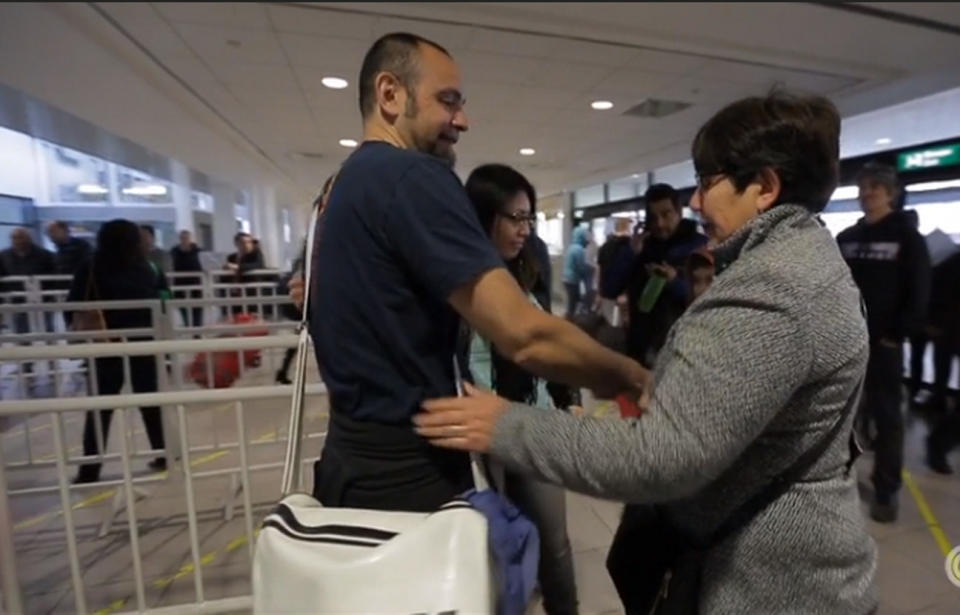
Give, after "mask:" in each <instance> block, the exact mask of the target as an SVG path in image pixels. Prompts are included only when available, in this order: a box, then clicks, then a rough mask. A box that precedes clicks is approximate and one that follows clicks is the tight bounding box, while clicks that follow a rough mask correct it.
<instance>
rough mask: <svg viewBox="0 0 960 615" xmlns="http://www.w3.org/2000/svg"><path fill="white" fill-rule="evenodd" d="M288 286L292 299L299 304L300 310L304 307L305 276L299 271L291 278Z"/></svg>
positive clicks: (295, 303)
mask: <svg viewBox="0 0 960 615" xmlns="http://www.w3.org/2000/svg"><path fill="white" fill-rule="evenodd" d="M287 288H288V289H289V290H290V301H291V302H292V303H293V304H294V305H295V306H297V309H298V310H302V309H303V276H301V275H300V274H299V273H298V274H296V275H295V276H293V277H292V278H290V281H289V282H288V283H287Z"/></svg>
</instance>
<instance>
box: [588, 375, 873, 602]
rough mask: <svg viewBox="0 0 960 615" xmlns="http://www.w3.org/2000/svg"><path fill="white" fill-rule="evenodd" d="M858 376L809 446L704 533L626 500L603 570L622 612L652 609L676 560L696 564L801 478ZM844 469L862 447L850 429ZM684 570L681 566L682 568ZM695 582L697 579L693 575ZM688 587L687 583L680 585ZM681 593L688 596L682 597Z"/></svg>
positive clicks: (829, 436) (854, 401)
mask: <svg viewBox="0 0 960 615" xmlns="http://www.w3.org/2000/svg"><path fill="white" fill-rule="evenodd" d="M862 389H863V380H861V381H860V383H859V384H858V385H857V388H856V392H855V393H854V395H853V396H851V397H850V399H849V400H848V401H847V405H846V406H845V407H844V409H843V410H842V411H841V413H840V416H839V417H837V419H836V421H835V422H834V424H833V426H831V428H830V431H828V432H827V433H826V435H824V436H823V437H822V438H821V439H820V440H819V441H818V442H817V443H816V444H815V445H814V446H813V447H811V448H809V449H807V450H806V451H804V452H803V454H802V455H800V457H799V458H798V459H797V460H796V461H795V462H794V463H793V464H791V465H790V467H788V468H787V469H786V470H784V471H783V472H781V473H780V474H779V475H778V476H777V477H776V478H774V479H773V480H772V481H771V482H770V483H768V484H767V485H765V486H764V487H763V488H762V489H760V491H758V492H757V493H756V494H754V495H753V496H752V497H751V498H749V499H748V500H747V501H746V502H745V503H744V504H743V505H742V506H740V507H739V508H737V509H736V510H735V511H734V512H733V513H732V514H731V515H730V516H729V517H727V518H726V519H725V520H724V521H723V522H722V523H721V524H720V525H719V527H717V528H716V529H715V530H714V531H713V532H712V533H711V534H710V535H709V537H707V538H706V539H700V540H694V539H693V538H691V537H689V536H684V535H683V534H682V533H681V532H680V531H678V530H677V529H676V528H675V527H674V526H673V525H672V524H671V523H670V520H669V519H668V518H667V517H666V515H665V513H664V509H663V508H662V507H660V506H658V505H655V504H628V505H627V506H626V507H625V508H624V512H623V517H622V518H621V520H620V526H619V527H618V528H617V533H616V535H615V536H614V538H613V543H612V544H611V546H610V552H609V554H608V555H607V571H608V572H609V573H610V578H611V579H612V580H613V584H614V587H615V588H616V590H617V595H618V596H619V597H620V601H621V602H622V603H623V606H624V610H625V612H626V614H627V615H654V614H656V613H657V612H658V610H659V608H660V606H661V605H662V604H663V602H664V601H665V600H666V599H667V597H668V596H669V590H670V581H671V578H672V577H673V573H674V571H675V570H676V568H677V566H678V564H679V563H680V562H681V560H683V561H685V562H687V561H689V560H691V559H692V560H694V562H696V563H697V565H698V569H699V563H700V561H702V557H703V556H704V555H705V554H706V553H707V551H709V550H710V548H711V547H713V546H715V545H718V544H720V543H721V542H723V541H724V540H725V539H727V538H729V537H730V536H732V535H733V534H734V533H736V532H737V531H739V530H741V529H742V528H744V527H745V526H746V525H747V524H748V523H749V522H750V521H751V520H752V519H753V518H754V517H756V516H757V515H758V514H760V513H761V512H763V510H764V509H765V508H766V507H767V506H769V505H770V504H771V503H772V502H774V501H775V500H776V499H777V498H779V497H780V496H781V495H783V494H784V493H785V492H786V491H787V490H788V489H789V488H790V487H791V485H793V484H794V483H796V482H797V481H799V480H801V479H802V478H803V476H804V475H805V474H806V473H807V471H808V470H809V469H810V468H811V467H813V465H814V464H815V463H816V462H817V460H818V459H820V457H822V456H823V454H824V453H825V452H826V451H827V449H828V448H829V447H830V445H831V444H832V443H833V441H834V440H836V438H837V436H838V435H839V434H840V430H841V429H842V428H843V425H844V424H845V423H846V419H847V418H848V417H849V416H850V415H851V414H852V413H853V410H854V409H855V408H856V407H857V405H858V404H859V401H860V393H861V391H862ZM849 447H850V457H849V460H848V461H847V468H846V471H847V473H849V472H850V470H851V469H852V468H853V464H854V462H855V461H856V459H857V457H859V456H860V453H861V452H862V451H863V449H862V448H861V447H860V444H859V442H857V438H856V432H851V434H850V442H849ZM685 572H686V571H685ZM697 584H699V579H698V580H697ZM686 589H689V588H686ZM687 599H692V598H691V597H689V596H688V597H687Z"/></svg>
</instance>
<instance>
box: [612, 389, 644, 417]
mask: <svg viewBox="0 0 960 615" xmlns="http://www.w3.org/2000/svg"><path fill="white" fill-rule="evenodd" d="M617 405H618V406H620V418H623V419H629V418H637V417H639V416H640V415H641V414H643V410H642V409H641V408H640V407H639V406H638V405H637V404H635V403H634V402H632V401H630V399H629V398H628V397H627V396H626V395H622V394H621V395H617Z"/></svg>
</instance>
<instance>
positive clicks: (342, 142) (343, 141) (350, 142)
mask: <svg viewBox="0 0 960 615" xmlns="http://www.w3.org/2000/svg"><path fill="white" fill-rule="evenodd" d="M340 145H342V146H344V147H356V146H357V142H356V141H355V140H354V139H340Z"/></svg>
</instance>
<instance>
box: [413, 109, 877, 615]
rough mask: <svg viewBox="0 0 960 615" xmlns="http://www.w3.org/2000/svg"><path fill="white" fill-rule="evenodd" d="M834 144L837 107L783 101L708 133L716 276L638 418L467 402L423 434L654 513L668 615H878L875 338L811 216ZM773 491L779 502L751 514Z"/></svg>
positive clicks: (429, 420) (705, 214)
mask: <svg viewBox="0 0 960 615" xmlns="http://www.w3.org/2000/svg"><path fill="white" fill-rule="evenodd" d="M839 131H840V118H839V115H838V113H837V111H836V109H835V107H834V106H833V105H832V103H830V102H829V101H827V100H826V99H823V98H820V97H812V98H800V97H792V96H788V95H785V94H771V95H769V96H767V97H759V98H749V99H745V100H741V101H738V102H736V103H733V104H732V105H730V106H728V107H726V108H725V109H723V110H721V111H720V112H719V113H718V114H717V115H715V116H714V117H713V118H712V119H711V120H710V121H708V122H707V123H706V124H705V125H704V126H703V127H702V128H701V129H700V131H699V133H698V134H697V136H696V138H695V140H694V143H693V160H694V165H695V167H696V169H697V181H698V185H697V191H696V193H695V194H694V197H693V199H692V201H691V206H692V207H693V208H694V209H695V210H696V211H698V212H699V213H700V215H701V217H702V219H703V222H704V227H705V229H706V231H707V234H708V235H709V236H710V238H711V245H712V246H713V247H714V256H715V259H716V264H717V271H718V275H717V277H716V280H715V282H714V284H713V286H712V287H710V289H709V290H707V292H706V293H704V294H703V295H702V296H701V297H700V298H699V299H697V300H696V301H695V302H694V303H693V304H692V305H691V307H690V308H689V310H688V311H687V312H686V313H685V314H684V316H683V317H682V318H681V319H680V320H679V321H678V322H677V323H676V324H675V325H674V327H673V328H672V329H671V331H670V333H669V335H668V339H667V343H666V345H665V347H664V348H663V350H662V352H661V354H660V356H659V359H658V361H657V365H656V369H655V371H654V373H653V374H652V376H651V381H650V383H648V387H647V392H646V393H645V397H646V396H647V395H649V401H648V404H647V411H646V412H645V414H644V415H643V416H642V417H641V418H639V419H630V420H624V421H612V420H609V419H606V420H605V419H597V418H592V417H578V416H574V415H570V414H565V413H543V412H539V411H537V410H536V409H535V408H529V407H526V406H524V405H520V404H511V403H509V402H507V401H505V400H502V399H500V398H498V397H496V396H494V395H491V394H489V393H485V392H480V391H477V390H475V389H472V388H471V389H470V395H469V396H468V397H465V398H461V399H446V400H435V401H430V402H427V403H426V404H425V406H424V409H425V410H426V412H424V413H423V414H421V415H419V416H418V417H417V419H416V422H417V430H418V432H419V433H421V434H422V435H423V436H425V437H427V438H430V439H431V441H432V442H433V443H434V444H436V445H438V446H444V447H450V448H457V449H463V450H471V451H479V452H489V453H490V454H491V455H493V456H494V457H496V458H497V459H498V460H500V461H502V462H504V463H506V464H507V465H508V466H510V467H512V468H514V469H516V470H518V471H523V472H527V473H529V474H531V475H532V476H534V477H536V478H538V479H541V480H547V481H551V482H554V483H559V484H562V485H564V486H566V487H568V488H570V489H573V490H576V491H579V492H582V493H587V494H591V495H596V496H599V497H604V498H612V499H618V500H622V501H624V502H627V503H636V504H645V505H650V504H656V505H657V506H656V510H657V511H658V513H659V518H660V519H661V522H662V523H665V524H666V525H665V526H664V527H667V528H669V530H670V531H671V532H675V533H676V534H677V535H679V536H681V537H682V540H681V542H680V543H678V544H679V545H687V546H683V547H680V548H678V549H676V553H677V554H678V555H677V557H676V558H674V559H673V560H672V561H671V562H670V565H669V569H670V571H671V573H672V575H671V576H668V577H667V578H668V580H669V582H668V584H667V588H668V591H667V592H665V596H664V595H661V599H660V601H659V605H658V607H657V608H658V610H657V612H658V613H711V614H714V613H715V614H720V613H737V614H738V615H744V614H754V613H755V614H758V615H760V614H763V615H769V614H771V613H777V614H784V613H816V614H821V613H831V614H850V615H854V614H857V615H859V614H865V613H871V612H873V611H875V609H876V597H875V591H874V574H875V569H876V547H875V545H874V543H873V541H872V540H871V538H870V536H869V535H868V533H867V530H866V527H865V522H864V519H863V515H862V513H861V510H860V502H859V497H858V493H857V483H856V478H855V476H854V475H853V473H852V471H851V469H850V464H851V449H850V446H849V443H850V432H851V424H852V421H853V412H852V411H851V408H852V406H853V404H854V402H855V399H856V396H857V395H858V391H859V386H860V383H861V381H862V378H863V374H864V370H865V367H866V363H867V352H868V343H867V330H866V323H865V321H864V318H863V315H862V312H861V307H860V295H859V292H858V290H857V288H856V286H855V285H854V283H853V280H852V279H851V276H850V272H849V270H848V268H847V266H846V265H845V264H844V262H843V259H842V258H841V256H840V253H839V251H838V249H837V246H836V244H835V242H834V241H833V239H832V237H831V236H830V234H829V232H828V231H827V230H826V229H824V228H823V227H822V226H821V225H820V224H819V223H818V222H817V220H816V219H815V218H814V215H815V214H816V213H817V212H819V211H820V210H822V209H823V207H824V206H825V205H826V203H827V201H828V200H829V198H830V195H831V193H832V192H833V190H834V188H835V187H836V184H837V174H838V155H839ZM791 469H793V471H791ZM791 474H799V476H797V477H794V476H791ZM785 476H791V478H790V479H789V480H787V481H786V484H785V485H784V486H783V488H781V489H779V490H773V489H770V485H771V483H773V482H774V481H776V480H777V479H778V478H781V479H782V478H783V477H785ZM758 493H766V494H769V493H773V496H772V497H770V498H769V500H772V501H769V500H768V501H767V502H765V503H764V504H763V505H762V506H760V507H752V505H751V504H750V503H749V502H751V501H752V500H753V498H754V497H755V496H757V494H758ZM744 510H750V513H749V514H748V515H746V516H745V518H744V519H743V521H742V522H740V523H737V524H735V526H736V527H735V528H734V529H733V531H729V532H724V531H723V528H724V526H725V524H726V523H729V521H728V520H729V519H731V518H735V517H737V516H741V517H743V516H744V515H743V511H744ZM718 533H719V534H721V535H722V536H721V537H720V538H719V539H714V538H716V537H717V534H718ZM651 536H656V533H654V534H651ZM689 545H697V547H698V548H688V546H689ZM640 549H643V545H642V544H641V546H640ZM647 550H648V551H651V553H650V555H652V556H658V555H662V554H661V553H652V551H654V550H655V549H654V548H653V546H652V544H651V546H650V548H649V549H647ZM643 555H646V554H643ZM641 570H642V569H641V568H638V570H637V575H638V577H639V576H642V575H643V573H642V572H641ZM653 581H654V582H656V581H658V579H653ZM650 582H651V579H649V578H637V583H638V584H639V583H650ZM627 606H628V609H629V608H631V605H627Z"/></svg>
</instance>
